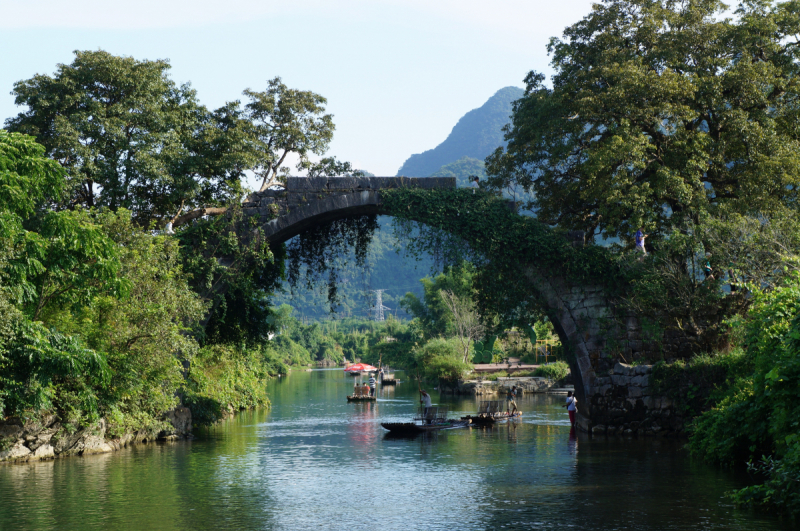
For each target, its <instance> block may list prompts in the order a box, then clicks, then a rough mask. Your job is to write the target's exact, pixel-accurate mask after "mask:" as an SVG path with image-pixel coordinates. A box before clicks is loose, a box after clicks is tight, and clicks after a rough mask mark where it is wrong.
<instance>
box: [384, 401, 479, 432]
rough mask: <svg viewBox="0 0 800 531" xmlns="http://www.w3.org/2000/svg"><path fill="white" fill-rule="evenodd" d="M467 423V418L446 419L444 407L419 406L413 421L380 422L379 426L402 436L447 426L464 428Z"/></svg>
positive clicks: (468, 422) (442, 428)
mask: <svg viewBox="0 0 800 531" xmlns="http://www.w3.org/2000/svg"><path fill="white" fill-rule="evenodd" d="M469 424H470V421H469V420H463V419H462V420H456V419H448V418H447V408H446V407H429V408H420V409H419V412H418V413H417V416H416V417H414V420H413V422H381V426H383V428H384V429H386V430H389V433H390V434H391V435H397V436H403V437H405V436H414V435H418V434H420V433H426V432H429V431H436V430H444V429H448V428H464V427H466V426H469Z"/></svg>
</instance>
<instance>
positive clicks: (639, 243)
mask: <svg viewBox="0 0 800 531" xmlns="http://www.w3.org/2000/svg"><path fill="white" fill-rule="evenodd" d="M642 228H643V227H639V230H637V231H636V235H635V236H634V237H633V239H634V240H635V241H636V250H637V251H639V252H641V253H642V256H647V251H646V250H645V248H644V239H645V238H647V234H645V233H644V232H642Z"/></svg>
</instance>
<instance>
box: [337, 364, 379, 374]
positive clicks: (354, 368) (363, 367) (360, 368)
mask: <svg viewBox="0 0 800 531" xmlns="http://www.w3.org/2000/svg"><path fill="white" fill-rule="evenodd" d="M377 370H378V369H377V368H376V367H373V366H372V365H369V364H367V363H356V364H353V365H350V366H349V367H347V368H346V369H345V370H344V372H373V371H377Z"/></svg>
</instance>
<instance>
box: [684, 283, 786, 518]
mask: <svg viewBox="0 0 800 531" xmlns="http://www.w3.org/2000/svg"><path fill="white" fill-rule="evenodd" d="M798 310H800V274H797V273H794V274H792V275H790V277H789V278H788V281H787V284H786V285H785V286H783V287H780V288H778V289H775V290H772V291H768V292H762V291H755V292H754V297H753V304H752V307H751V309H750V312H749V314H748V321H747V322H746V328H747V333H746V338H747V339H746V342H747V352H746V356H747V358H748V359H747V360H746V363H748V364H750V366H751V367H753V370H752V373H751V374H748V375H746V376H738V377H736V378H735V381H734V382H733V384H732V385H731V386H730V387H729V388H728V389H727V390H726V391H725V392H724V393H722V395H723V396H722V397H721V399H720V400H719V401H718V402H717V404H716V405H715V406H714V407H713V408H712V409H711V410H710V411H707V412H705V413H703V414H702V415H701V416H700V417H698V419H697V420H696V421H695V425H694V431H693V434H692V438H691V440H690V447H691V449H692V451H693V452H694V453H696V454H699V455H701V456H703V457H704V458H706V459H708V460H710V461H714V462H719V463H726V464H729V463H739V462H742V461H745V460H748V461H749V462H750V463H751V466H752V467H753V468H754V470H756V471H759V472H762V473H764V474H766V477H767V479H766V482H765V483H763V484H760V485H757V486H754V487H750V488H747V489H744V490H742V491H739V492H737V493H735V494H734V497H735V499H736V500H737V501H739V502H741V503H748V504H752V505H757V506H762V507H766V508H770V509H774V510H779V511H783V512H786V513H788V514H790V515H792V516H793V517H794V518H796V517H797V516H798V515H800V512H799V511H800V489H798V483H797V478H798V476H799V475H800V467H799V466H798V465H800V458H798V456H800V436H798V433H800V402H798V400H797V397H798V396H799V395H800V387H798V386H799V385H800V384H799V383H798V382H800V312H799V311H798ZM734 376H737V375H736V374H735V373H734Z"/></svg>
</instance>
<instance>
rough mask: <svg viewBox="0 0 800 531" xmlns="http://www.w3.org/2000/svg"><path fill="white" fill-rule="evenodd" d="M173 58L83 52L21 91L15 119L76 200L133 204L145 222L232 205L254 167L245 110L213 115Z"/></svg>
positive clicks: (19, 86) (11, 123)
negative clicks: (177, 75) (174, 72)
mask: <svg viewBox="0 0 800 531" xmlns="http://www.w3.org/2000/svg"><path fill="white" fill-rule="evenodd" d="M169 68H170V65H169V63H168V62H167V61H162V60H159V61H147V60H145V61H137V60H135V59H133V58H131V57H117V56H113V55H111V54H109V53H108V52H104V51H102V50H98V51H78V52H75V60H74V61H73V63H72V64H69V65H59V68H58V72H57V73H56V74H55V75H54V76H48V75H41V74H40V75H36V76H34V77H33V78H31V79H28V80H25V81H19V82H17V83H16V84H15V85H14V91H13V94H14V96H15V102H16V103H17V105H25V106H27V107H28V110H27V111H26V112H24V113H21V114H19V115H18V116H17V117H15V118H11V119H9V120H8V121H7V122H6V125H7V127H8V128H9V129H10V130H12V131H18V132H22V133H27V134H30V135H33V136H35V137H36V139H37V141H38V142H40V143H41V144H43V145H44V146H45V148H46V150H47V155H48V156H50V157H51V158H53V159H55V160H56V161H58V162H60V163H61V164H62V165H63V166H64V168H66V170H67V172H68V174H69V183H70V186H71V188H72V195H71V198H70V203H71V204H78V205H84V206H87V207H92V206H108V207H110V208H112V209H117V208H127V209H129V210H131V212H133V215H134V218H135V219H137V221H138V222H139V223H140V224H142V225H144V226H147V225H148V223H149V222H150V220H154V219H155V220H158V219H163V218H164V217H169V218H171V217H173V216H175V215H177V214H178V213H179V211H180V210H181V209H184V208H193V207H195V206H208V204H209V203H211V204H214V203H227V202H229V201H230V200H231V198H233V197H236V196H238V195H240V194H241V184H240V179H241V178H242V176H243V171H244V170H245V169H246V168H247V167H248V166H251V165H252V163H251V161H250V158H251V156H250V154H249V153H248V145H247V143H246V141H245V130H244V125H245V124H246V122H245V121H244V120H243V119H242V118H241V116H240V111H238V110H237V109H236V108H235V106H233V105H231V104H228V105H226V106H225V107H222V108H221V109H219V110H217V111H215V112H209V111H208V110H207V109H206V108H205V107H203V106H202V105H200V104H199V103H198V102H197V99H196V94H195V92H194V90H192V89H191V88H190V87H189V86H188V85H183V86H180V87H179V86H177V85H176V84H175V83H174V82H173V81H172V80H170V79H169V77H168V75H167V73H168V71H169Z"/></svg>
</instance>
